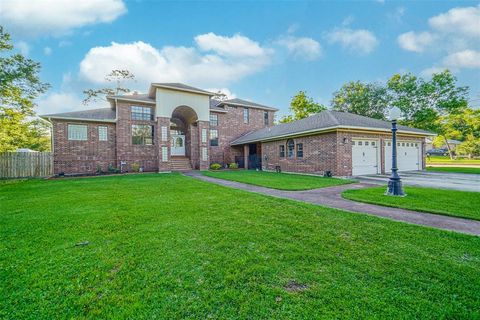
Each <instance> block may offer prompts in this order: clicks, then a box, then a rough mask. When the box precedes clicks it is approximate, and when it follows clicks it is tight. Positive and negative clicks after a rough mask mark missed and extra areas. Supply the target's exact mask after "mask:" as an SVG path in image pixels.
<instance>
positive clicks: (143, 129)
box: [132, 124, 153, 145]
mask: <svg viewBox="0 0 480 320" xmlns="http://www.w3.org/2000/svg"><path fill="white" fill-rule="evenodd" d="M132 144H141V145H151V144H153V126H150V125H144V124H133V125H132Z"/></svg>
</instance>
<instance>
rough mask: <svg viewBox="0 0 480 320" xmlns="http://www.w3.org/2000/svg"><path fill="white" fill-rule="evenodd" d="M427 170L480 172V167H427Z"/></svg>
mask: <svg viewBox="0 0 480 320" xmlns="http://www.w3.org/2000/svg"><path fill="white" fill-rule="evenodd" d="M427 171H438V172H456V173H472V174H480V167H479V168H471V167H427Z"/></svg>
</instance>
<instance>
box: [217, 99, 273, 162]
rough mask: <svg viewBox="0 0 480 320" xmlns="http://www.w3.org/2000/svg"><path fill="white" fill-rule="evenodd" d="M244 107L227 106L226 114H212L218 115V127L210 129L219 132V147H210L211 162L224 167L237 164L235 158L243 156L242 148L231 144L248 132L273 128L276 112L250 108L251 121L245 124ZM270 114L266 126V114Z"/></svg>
mask: <svg viewBox="0 0 480 320" xmlns="http://www.w3.org/2000/svg"><path fill="white" fill-rule="evenodd" d="M243 109H244V108H243V107H240V106H230V105H227V106H225V110H226V111H227V112H226V113H220V112H212V113H213V114H217V115H218V126H211V127H210V129H217V130H218V146H211V147H210V161H211V162H217V163H220V164H222V165H224V164H229V163H231V162H235V157H242V156H243V148H242V147H231V146H230V142H231V141H233V140H235V139H237V138H238V137H240V136H243V135H245V134H246V133H248V132H251V131H255V130H258V129H262V128H264V127H267V126H273V121H274V116H275V112H274V111H267V110H263V109H254V108H249V121H248V123H244V120H243ZM265 113H267V114H268V125H267V124H265V120H264V116H265V115H264V114H265Z"/></svg>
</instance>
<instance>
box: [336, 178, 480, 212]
mask: <svg viewBox="0 0 480 320" xmlns="http://www.w3.org/2000/svg"><path fill="white" fill-rule="evenodd" d="M385 190H386V187H374V188H366V189H357V190H346V191H344V192H343V193H342V196H343V197H344V198H347V199H350V200H356V201H360V202H366V203H373V204H380V205H384V206H389V207H397V208H404V209H410V210H415V211H423V212H430V213H437V214H442V215H448V216H453V217H461V218H468V219H475V220H480V192H467V191H456V190H443V189H432V188H419V187H410V186H408V187H404V191H405V193H406V194H407V196H406V197H392V196H386V195H385Z"/></svg>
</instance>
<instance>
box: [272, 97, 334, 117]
mask: <svg viewBox="0 0 480 320" xmlns="http://www.w3.org/2000/svg"><path fill="white" fill-rule="evenodd" d="M325 109H326V107H325V106H323V105H321V104H320V103H318V102H315V101H314V100H313V99H312V98H310V97H308V96H307V94H306V92H305V91H300V92H298V94H296V95H295V96H294V97H293V98H292V101H291V102H290V111H291V112H292V113H293V115H288V116H284V117H283V118H282V119H280V123H286V122H292V121H295V120H300V119H303V118H306V117H309V116H311V115H312V114H315V113H319V112H320V111H323V110H325Z"/></svg>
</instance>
